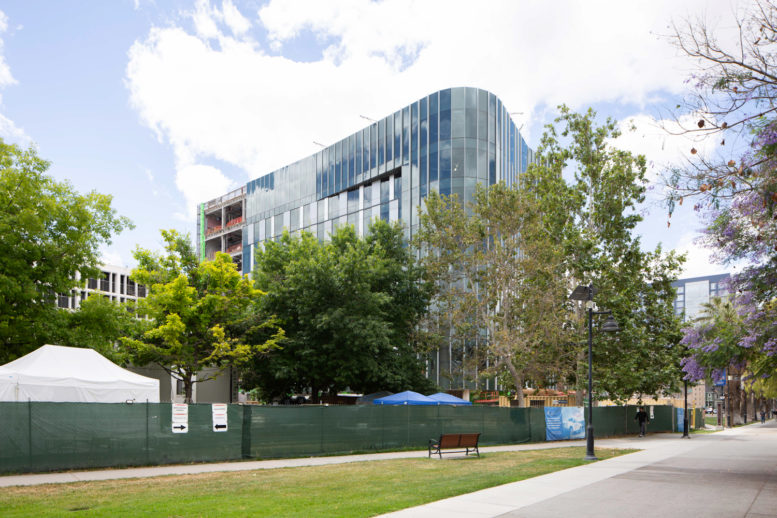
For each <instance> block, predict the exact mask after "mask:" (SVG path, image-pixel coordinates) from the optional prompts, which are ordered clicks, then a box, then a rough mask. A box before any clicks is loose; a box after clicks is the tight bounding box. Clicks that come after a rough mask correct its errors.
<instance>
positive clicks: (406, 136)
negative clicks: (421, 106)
mask: <svg viewBox="0 0 777 518" xmlns="http://www.w3.org/2000/svg"><path fill="white" fill-rule="evenodd" d="M409 163H410V108H409V107H408V108H405V109H404V110H402V164H404V165H407V164H409Z"/></svg>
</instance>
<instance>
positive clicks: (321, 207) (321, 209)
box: [317, 198, 327, 223]
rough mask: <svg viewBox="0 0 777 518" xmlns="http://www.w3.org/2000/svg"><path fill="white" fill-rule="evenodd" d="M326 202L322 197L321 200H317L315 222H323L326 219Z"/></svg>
mask: <svg viewBox="0 0 777 518" xmlns="http://www.w3.org/2000/svg"><path fill="white" fill-rule="evenodd" d="M326 204H327V200H326V198H324V199H323V200H318V221H317V223H323V222H324V220H325V219H326V212H327V211H326Z"/></svg>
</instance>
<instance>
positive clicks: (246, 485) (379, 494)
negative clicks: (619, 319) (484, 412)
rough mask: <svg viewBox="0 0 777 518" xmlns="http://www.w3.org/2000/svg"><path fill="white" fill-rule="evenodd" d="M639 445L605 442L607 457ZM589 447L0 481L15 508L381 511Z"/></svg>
mask: <svg viewBox="0 0 777 518" xmlns="http://www.w3.org/2000/svg"><path fill="white" fill-rule="evenodd" d="M633 451H636V450H613V449H605V448H599V449H597V450H596V455H597V457H599V459H602V460H603V459H607V458H610V457H615V456H618V455H623V454H625V453H631V452H633ZM584 454H585V448H582V447H576V448H553V449H547V450H533V451H521V452H500V453H485V454H482V455H481V457H480V458H477V457H467V458H465V457H456V456H449V457H448V458H443V459H442V460H439V459H427V458H420V459H398V460H384V461H371V462H355V463H350V464H336V465H329V466H315V467H302V468H283V469H271V470H257V471H243V472H236V473H206V474H200V475H177V476H166V477H155V478H142V479H128V480H111V481H101V482H78V483H72V484H48V485H42V486H29V487H12V488H3V489H0V509H2V512H0V514H2V516H3V517H5V518H9V517H12V516H36V517H38V516H219V517H228V516H273V517H278V516H304V517H309V516H338V517H340V516H342V517H352V516H354V517H355V516H374V515H376V514H382V513H386V512H390V511H396V510H399V509H404V508H406V507H412V506H415V505H420V504H424V503H427V502H432V501H435V500H440V499H442V498H447V497H450V496H455V495H460V494H463V493H469V492H472V491H477V490H479V489H484V488H487V487H492V486H496V485H500V484H506V483H508V482H514V481H517V480H523V479H526V478H531V477H536V476H538V475H543V474H545V473H551V472H553V471H558V470H561V469H566V468H571V467H574V466H579V465H581V464H585V463H586V461H584V460H583V456H584Z"/></svg>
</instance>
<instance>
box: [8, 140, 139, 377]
mask: <svg viewBox="0 0 777 518" xmlns="http://www.w3.org/2000/svg"><path fill="white" fill-rule="evenodd" d="M48 168H49V162H47V161H45V160H43V159H41V158H39V157H38V155H37V153H36V151H35V149H34V148H29V149H21V148H20V147H18V146H16V145H13V144H6V143H5V142H3V141H2V140H0V236H2V239H0V363H5V362H7V361H9V360H13V359H14V358H17V357H19V356H22V355H24V354H27V353H28V352H30V351H31V350H33V349H35V348H37V347H39V346H41V345H43V344H44V343H46V342H50V341H53V340H52V337H55V336H56V334H57V325H58V322H59V321H60V319H59V318H58V315H57V311H58V309H57V305H56V300H55V296H56V294H57V293H69V292H70V290H71V289H73V288H75V287H77V286H78V284H79V282H78V281H77V280H76V273H77V272H80V273H81V276H82V277H83V278H85V277H88V276H90V275H97V272H98V271H99V270H98V269H97V264H98V251H99V247H100V245H103V244H110V243H111V237H112V236H113V235H114V234H116V233H118V232H121V231H122V230H124V229H125V228H128V227H131V223H130V221H129V220H128V219H126V218H124V217H120V216H117V215H116V211H115V210H114V209H113V208H112V206H111V202H112V198H111V196H108V195H105V194H99V193H97V192H94V191H93V192H90V193H88V194H79V193H78V192H76V191H75V189H73V187H72V186H71V185H70V184H69V183H67V182H58V181H56V180H55V179H54V178H52V177H51V176H49V175H47V174H46V171H47V170H48Z"/></svg>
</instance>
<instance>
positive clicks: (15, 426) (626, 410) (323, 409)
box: [0, 402, 674, 473]
mask: <svg viewBox="0 0 777 518" xmlns="http://www.w3.org/2000/svg"><path fill="white" fill-rule="evenodd" d="M635 412H636V408H635V407H598V408H594V425H595V432H594V434H595V436H596V437H607V436H613V435H624V434H632V433H634V434H636V433H637V424H636V421H634V414H635ZM171 413H172V406H171V404H169V403H135V404H124V403H43V402H27V403H15V402H0V423H1V425H0V473H18V472H42V471H55V470H68V469H85V468H104V467H118V466H142V465H157V464H173V463H191V462H211V461H224V460H237V459H250V458H256V459H267V458H282V457H301V456H315V455H331V454H344V453H352V452H375V451H385V450H396V449H418V448H424V447H426V445H427V444H428V441H429V439H431V438H435V437H438V436H439V435H440V434H442V433H459V432H461V433H464V432H480V434H481V439H480V442H481V444H483V445H489V444H519V443H528V442H543V441H545V413H544V410H543V409H542V408H496V407H485V406H473V407H455V406H448V405H440V406H410V405H408V406H404V405H403V406H379V405H365V406H256V405H228V406H227V417H228V429H227V431H219V432H215V431H214V430H213V424H214V423H213V421H212V409H211V405H209V404H193V405H189V406H188V431H187V433H173V431H172V416H171ZM673 415H674V412H673V409H672V407H659V406H656V407H654V417H653V420H652V421H651V423H650V425H649V431H652V432H668V431H671V430H672V429H673V427H672V425H673ZM586 417H587V416H586Z"/></svg>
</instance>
